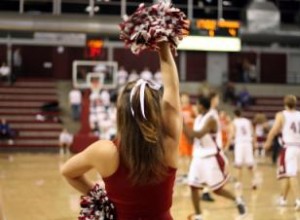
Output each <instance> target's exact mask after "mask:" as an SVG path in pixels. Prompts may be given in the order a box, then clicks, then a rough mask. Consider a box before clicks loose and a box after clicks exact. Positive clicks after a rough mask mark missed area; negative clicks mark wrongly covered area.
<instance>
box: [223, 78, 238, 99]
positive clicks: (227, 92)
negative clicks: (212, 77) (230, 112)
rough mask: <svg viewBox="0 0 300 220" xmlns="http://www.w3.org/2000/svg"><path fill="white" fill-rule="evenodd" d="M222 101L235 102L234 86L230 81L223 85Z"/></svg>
mask: <svg viewBox="0 0 300 220" xmlns="http://www.w3.org/2000/svg"><path fill="white" fill-rule="evenodd" d="M223 100H224V102H228V101H229V102H231V103H232V104H234V103H235V102H236V96H235V87H234V84H233V83H232V82H228V83H227V84H226V85H225V88H224V97H223Z"/></svg>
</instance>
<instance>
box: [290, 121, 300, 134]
mask: <svg viewBox="0 0 300 220" xmlns="http://www.w3.org/2000/svg"><path fill="white" fill-rule="evenodd" d="M297 125H298V127H297ZM290 128H291V129H292V131H293V132H294V133H300V122H298V124H297V123H296V122H293V123H292V124H291V127H290Z"/></svg>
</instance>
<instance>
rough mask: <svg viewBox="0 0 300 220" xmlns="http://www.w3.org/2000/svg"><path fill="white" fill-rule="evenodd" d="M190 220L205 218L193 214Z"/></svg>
mask: <svg viewBox="0 0 300 220" xmlns="http://www.w3.org/2000/svg"><path fill="white" fill-rule="evenodd" d="M189 220H203V218H202V215H192V216H191V217H190V218H189Z"/></svg>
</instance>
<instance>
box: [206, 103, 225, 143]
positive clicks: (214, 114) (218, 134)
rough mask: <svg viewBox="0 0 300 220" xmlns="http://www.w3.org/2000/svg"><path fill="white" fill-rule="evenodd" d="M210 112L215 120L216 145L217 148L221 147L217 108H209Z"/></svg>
mask: <svg viewBox="0 0 300 220" xmlns="http://www.w3.org/2000/svg"><path fill="white" fill-rule="evenodd" d="M208 113H210V114H212V116H213V117H214V119H215V120H216V122H217V126H218V127H217V134H216V141H217V145H218V147H219V148H222V146H223V141H222V130H221V121H220V117H219V113H218V111H217V109H213V108H212V109H210V110H209V112H208Z"/></svg>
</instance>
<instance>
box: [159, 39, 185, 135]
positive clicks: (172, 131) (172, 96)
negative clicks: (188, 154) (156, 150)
mask: <svg viewBox="0 0 300 220" xmlns="http://www.w3.org/2000/svg"><path fill="white" fill-rule="evenodd" d="M159 47H160V50H159V60H160V68H161V73H162V81H163V86H164V94H163V103H162V108H163V120H164V127H165V130H166V132H167V134H168V135H169V136H171V137H172V138H174V139H178V138H179V135H180V131H181V126H182V117H181V105H180V96H179V78H178V72H177V67H176V64H175V61H174V58H173V55H172V53H171V50H170V47H169V43H166V42H162V43H160V45H159Z"/></svg>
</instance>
